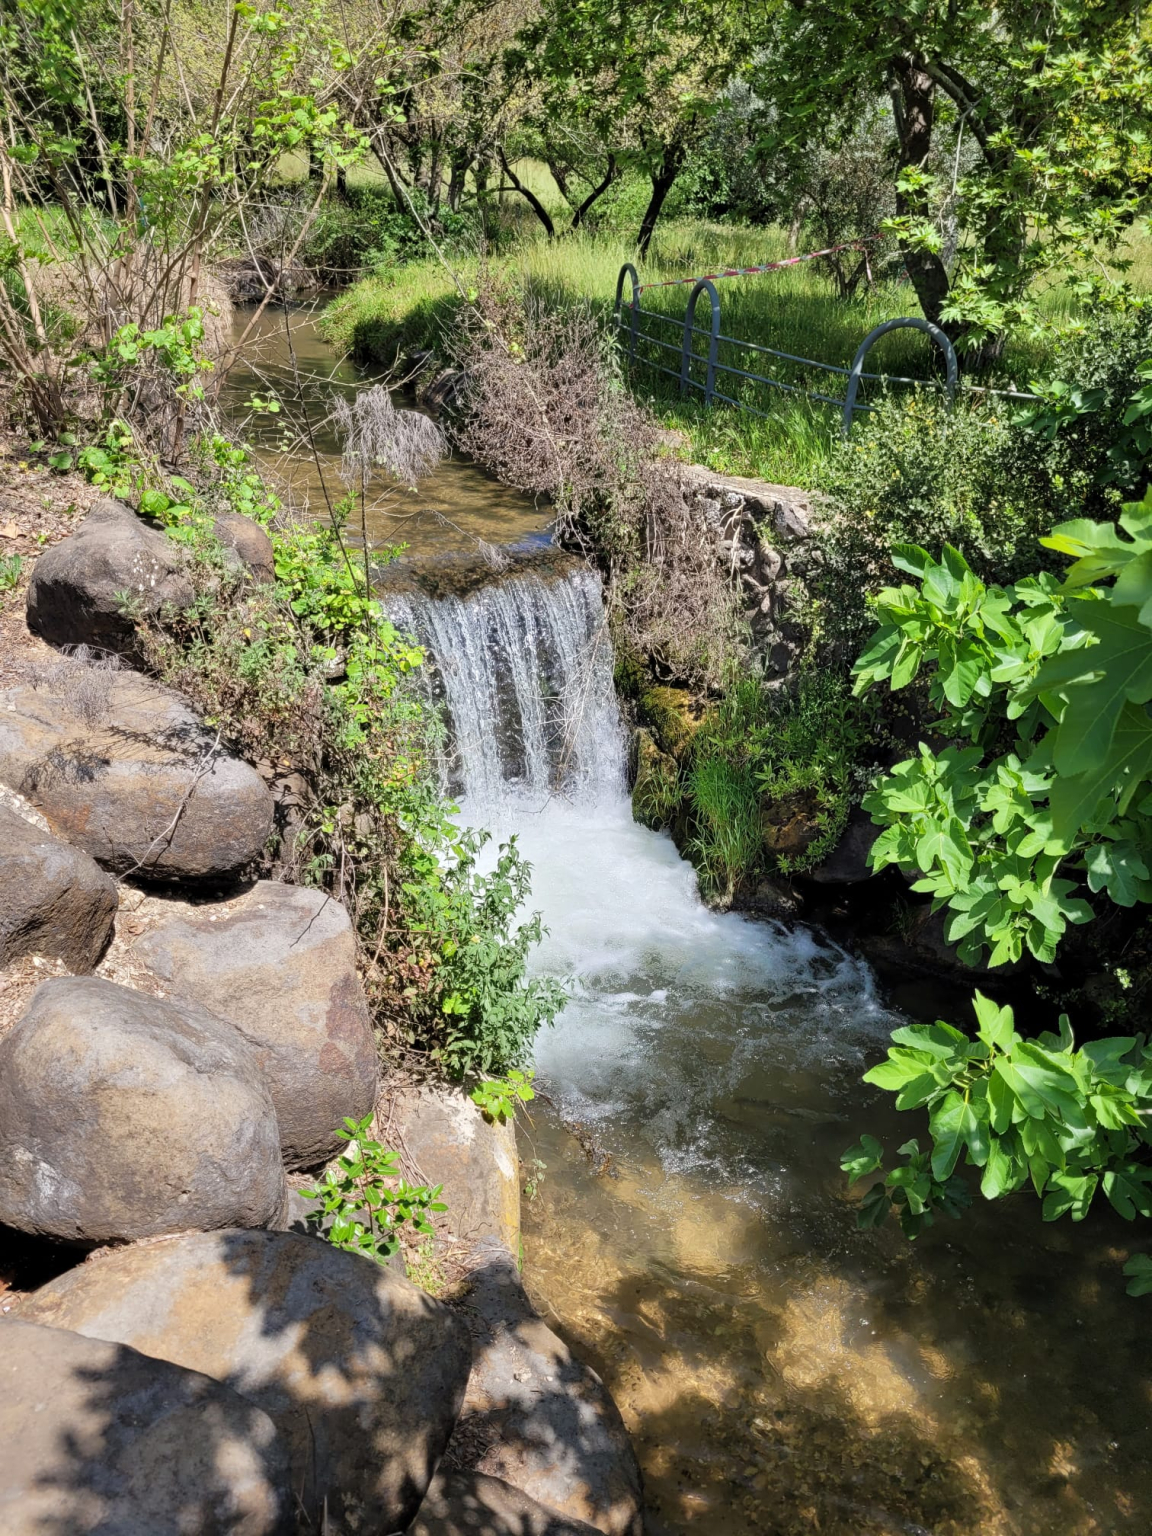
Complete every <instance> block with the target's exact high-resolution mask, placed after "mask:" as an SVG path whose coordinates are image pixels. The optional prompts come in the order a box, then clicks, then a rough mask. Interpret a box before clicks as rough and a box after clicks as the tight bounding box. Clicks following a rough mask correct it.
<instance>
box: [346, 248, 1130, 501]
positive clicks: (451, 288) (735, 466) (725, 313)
mask: <svg viewBox="0 0 1152 1536" xmlns="http://www.w3.org/2000/svg"><path fill="white" fill-rule="evenodd" d="M787 254H788V253H787V250H786V240H785V236H784V234H783V232H782V231H780V230H773V229H768V230H759V229H746V228H737V227H727V226H722V225H716V224H706V223H700V222H687V221H680V222H670V223H668V224H667V225H665V226H663V227H662V228H658V230H657V234H656V238H655V240H654V242H653V246H652V250H651V252H650V254H649V260H648V262H647V264H646V265H645V268H644V271H643V273H642V280H643V281H644V282H659V281H662V280H666V279H668V278H676V277H684V276H694V275H698V274H700V273H703V272H711V271H716V270H718V269H719V268H722V267H725V266H741V267H742V266H752V265H760V264H764V263H766V262H771V261H777V260H780V259H782V258H783V257H784V256H786V255H787ZM1141 254H1142V255H1144V256H1145V260H1147V253H1146V252H1145V251H1142V252H1141ZM632 259H634V249H633V246H632V243H631V241H630V240H629V239H628V238H627V237H626V236H625V235H623V234H619V235H616V234H584V233H582V232H581V233H577V234H576V235H571V236H564V237H563V238H561V239H558V240H555V241H547V240H545V239H544V238H542V236H538V235H537V234H536V233H535V231H534V230H533V229H532V228H531V227H530V226H527V227H523V228H522V232H521V235H520V237H519V238H518V239H517V241H516V243H515V244H514V246H513V248H512V250H511V252H510V254H506V255H504V256H501V257H499V258H498V259H495V260H494V261H493V263H492V264H493V265H494V266H497V267H499V268H500V269H502V270H504V271H505V272H507V273H509V274H512V275H514V276H515V277H517V278H518V279H519V280H520V281H521V282H522V283H523V285H524V287H525V289H526V290H527V291H529V292H531V293H533V294H535V295H536V296H538V297H539V298H541V299H542V300H543V301H545V302H546V303H548V304H550V305H567V304H573V303H585V304H588V305H590V306H591V307H592V308H593V309H594V310H596V311H598V312H600V313H601V314H603V315H604V316H605V317H606V318H610V317H611V314H612V309H613V301H614V297H615V291H616V280H617V276H618V273H619V271H620V268H621V266H622V264H623V263H624V262H625V261H628V260H632ZM448 261H449V263H450V269H449V266H448V265H446V264H445V263H443V262H441V261H440V260H439V259H437V258H432V259H428V260H422V261H418V262H413V263H410V264H408V265H406V266H402V267H396V268H394V269H392V270H390V271H388V272H384V273H378V274H376V275H374V276H372V277H369V278H366V279H364V280H363V281H361V282H360V283H357V284H356V285H355V286H354V287H353V288H351V289H349V290H348V292H347V293H345V294H343V295H342V296H341V297H339V298H338V299H336V300H335V301H334V302H333V304H332V305H331V306H330V307H329V309H328V310H327V312H326V314H325V316H324V320H323V327H324V330H325V332H326V334H327V335H328V337H329V338H330V339H331V340H332V341H333V342H334V343H335V344H336V345H337V346H339V347H340V348H341V349H342V350H345V351H348V352H352V353H354V354H356V355H357V356H359V357H362V358H365V359H371V360H373V361H378V362H383V363H385V364H391V363H393V362H394V361H395V360H396V359H397V358H398V357H399V355H400V354H401V353H402V352H403V351H405V350H406V349H408V348H412V347H432V348H436V347H437V346H439V345H442V343H443V341H444V339H445V337H446V336H447V334H448V333H449V331H450V330H451V327H452V325H453V323H454V319H455V315H456V312H457V309H458V307H459V305H460V303H461V298H460V292H459V288H458V287H457V282H458V283H459V285H460V287H462V288H464V289H465V290H467V289H468V287H469V286H471V285H472V284H473V283H474V281H475V279H476V274H477V270H478V266H479V262H478V259H477V258H476V257H475V256H470V255H467V254H464V255H453V256H451V257H449V258H448ZM874 270H882V269H881V268H879V264H877V268H876V269H874ZM453 274H455V280H454V277H453ZM1150 275H1152V274H1150ZM716 288H717V291H718V292H719V295H720V314H721V320H720V329H721V333H722V335H724V336H727V337H732V338H735V339H737V340H738V341H741V342H753V343H756V344H758V345H760V346H764V347H771V348H774V349H776V350H777V351H780V352H786V353H790V354H792V355H793V356H795V357H800V358H810V359H814V360H816V361H818V362H822V363H828V364H832V365H834V366H835V367H838V368H847V367H848V365H849V364H850V363H851V360H852V356H853V354H854V352H855V350H856V348H857V346H858V345H859V343H860V341H861V340H862V339H863V337H864V336H865V335H866V334H867V332H868V331H869V330H870V329H871V328H872V327H873V326H875V325H879V324H880V323H881V322H882V321H885V320H890V319H894V318H897V317H899V316H902V315H913V316H915V315H918V314H919V307H918V305H917V303H916V299H915V295H914V294H913V293H912V291H911V289H910V287H909V285H908V283H907V281H903V282H901V281H899V280H898V279H897V278H894V277H887V278H879V279H878V281H877V282H876V283H875V286H874V287H872V288H870V289H867V288H866V289H864V290H862V292H861V293H860V294H859V295H858V296H857V297H855V298H853V299H851V300H842V299H839V298H838V297H837V296H836V295H835V293H834V291H833V289H832V285H831V282H830V280H829V278H828V277H827V276H825V275H824V274H823V273H821V271H820V270H819V267H818V266H817V265H816V264H815V263H805V264H803V265H800V266H795V267H788V268H785V269H783V270H782V271H778V272H774V273H767V274H764V275H761V276H756V277H747V278H723V279H719V280H718V281H717V283H716ZM690 291H691V289H690V287H689V286H687V285H684V286H677V287H664V288H651V289H648V290H647V291H645V293H644V294H643V295H642V297H641V305H642V307H643V308H644V309H646V310H651V311H654V312H655V313H656V314H658V315H661V316H663V317H664V319H663V320H654V319H650V318H644V319H643V322H642V324H643V331H644V333H646V334H647V335H649V336H655V337H658V338H659V339H660V340H661V341H663V342H665V343H666V345H667V346H670V347H672V348H674V349H675V350H674V351H668V350H666V349H665V348H661V347H659V346H658V345H656V344H655V343H653V342H650V341H648V342H645V341H642V342H641V343H640V344H639V346H638V348H637V359H638V361H637V363H636V365H635V366H634V367H632V368H631V369H630V377H631V383H632V387H633V388H634V389H635V391H636V392H637V394H639V395H641V396H642V397H643V398H645V399H647V400H649V401H650V402H651V404H652V406H653V408H654V409H655V411H656V412H657V414H658V415H659V416H660V417H661V419H662V420H663V421H664V422H665V423H666V424H667V425H668V426H670V427H675V428H678V429H680V430H681V431H683V432H684V433H686V435H687V437H688V438H689V441H690V445H691V453H692V455H693V457H694V458H695V459H696V460H697V461H698V462H704V463H708V464H710V465H711V466H712V467H713V468H715V469H718V470H722V471H724V472H727V473H745V474H757V475H763V476H765V477H766V478H768V479H772V480H777V481H779V482H782V483H804V482H806V481H810V480H811V478H812V476H813V474H814V472H815V469H816V467H817V466H818V464H819V462H820V461H821V460H822V459H823V458H824V457H825V456H826V454H827V452H828V450H829V448H830V446H831V443H832V441H833V440H834V437H835V434H836V433H837V432H838V431H839V421H840V413H839V410H838V409H837V408H836V407H834V406H830V405H824V404H820V403H818V402H815V401H812V400H810V399H808V398H807V397H805V396H804V395H801V394H793V393H790V392H788V391H787V390H784V389H773V388H769V387H767V386H764V385H754V384H752V383H750V382H747V381H743V380H740V379H739V378H736V377H734V376H732V375H726V374H723V373H721V374H718V376H717V385H716V387H717V388H718V389H719V390H720V391H721V392H722V393H724V394H730V395H732V396H733V397H734V398H736V399H739V400H741V401H743V402H745V403H746V404H747V405H749V406H751V407H752V408H753V409H754V410H755V411H757V412H759V413H762V414H759V415H751V414H749V413H747V412H745V411H741V410H736V409H734V408H733V407H732V406H726V405H723V404H718V405H714V406H712V407H707V406H705V405H704V403H703V401H702V399H701V398H700V396H699V394H698V393H695V392H693V393H692V394H690V395H689V397H688V398H687V399H681V398H680V393H679V387H678V384H677V381H676V380H675V379H672V378H668V377H667V375H664V374H661V373H660V372H658V371H657V370H656V369H654V368H652V367H650V366H648V364H649V363H663V364H664V366H666V367H669V368H671V369H672V370H673V371H674V372H676V371H678V369H679V358H678V355H677V354H678V351H679V346H680V341H681V336H682V326H683V319H684V313H685V307H686V304H687V300H688V296H689V293H690ZM1069 303H1070V300H1069V298H1068V295H1067V294H1066V293H1064V292H1062V291H1061V290H1060V289H1058V288H1054V289H1053V290H1052V291H1051V292H1050V293H1049V294H1048V295H1046V297H1045V307H1046V309H1048V311H1049V312H1050V313H1051V315H1052V317H1053V319H1057V318H1060V317H1061V316H1063V315H1064V314H1066V312H1067V310H1068V308H1069ZM706 323H707V302H706V300H702V301H701V303H700V304H699V306H698V309H697V325H704V324H706ZM696 341H697V351H701V350H703V349H704V348H705V347H706V343H705V341H704V338H702V337H697V339H696ZM1045 352H1046V349H1045V348H1044V346H1043V345H1042V344H1040V343H1036V342H1032V343H1030V344H1017V345H1014V346H1010V347H1009V348H1008V349H1007V351H1006V354H1005V357H1004V359H1003V362H1002V365H1001V367H1000V369H999V370H998V374H997V377H996V378H995V379H982V380H981V383H984V384H988V383H995V384H1000V385H1006V386H1010V387H1016V388H1021V387H1022V388H1027V385H1028V382H1029V380H1030V379H1031V378H1033V377H1034V376H1036V375H1037V374H1039V373H1042V372H1043V369H1044V363H1045ZM719 360H720V362H721V363H722V364H728V365H729V366H736V367H742V368H744V369H746V370H747V371H750V372H757V373H763V374H767V375H769V376H770V377H773V378H775V379H776V380H778V381H779V383H780V384H784V385H791V386H793V387H794V388H802V389H808V390H815V391H817V392H818V393H822V394H827V395H830V396H832V397H833V398H836V399H839V398H842V396H843V392H844V387H845V380H844V377H843V375H842V374H837V373H826V372H823V371H822V370H819V369H816V368H812V367H806V366H803V365H801V364H796V363H792V362H788V361H786V360H784V359H780V358H774V357H766V356H764V355H757V354H755V353H751V352H749V351H747V350H746V349H744V348H739V347H737V346H735V345H733V344H732V343H721V346H720V349H719ZM867 367H868V369H869V371H872V372H876V373H887V374H894V375H905V376H908V377H912V378H920V379H926V380H934V379H935V380H938V378H939V376H940V370H939V356H938V354H937V353H936V350H935V348H934V347H933V344H932V342H931V341H930V340H929V339H928V338H927V337H926V336H924V335H923V334H922V333H919V332H916V331H912V330H905V331H897V332H894V333H890V334H889V335H888V336H886V337H884V338H883V339H882V340H881V341H880V342H878V343H877V345H876V346H875V348H874V349H873V351H872V352H871V353H870V354H869V360H868V364H867ZM694 377H696V378H699V379H702V378H703V368H702V366H700V365H697V366H696V368H695V369H694ZM881 387H882V386H880V385H877V384H871V385H867V384H866V385H865V387H864V389H863V390H862V391H861V395H860V399H861V400H862V401H863V402H865V403H867V401H868V399H869V390H870V391H871V398H872V399H873V400H875V398H876V394H877V391H878V390H879V389H880V388H881Z"/></svg>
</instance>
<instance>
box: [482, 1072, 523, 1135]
mask: <svg viewBox="0 0 1152 1536" xmlns="http://www.w3.org/2000/svg"><path fill="white" fill-rule="evenodd" d="M535 1076H536V1073H535V1072H534V1071H533V1070H532V1068H531V1067H527V1068H526V1069H525V1070H524V1071H523V1072H522V1071H521V1070H520V1068H519V1067H513V1068H512V1069H511V1070H510V1071H509V1072H507V1073H505V1075H504V1076H503V1077H489V1078H485V1079H484V1080H483V1081H481V1082H479V1083H477V1084H476V1086H475V1088H473V1090H472V1092H471V1095H470V1097H471V1099H472V1102H473V1104H478V1105H479V1106H480V1110H481V1112H482V1114H483V1116H484V1118H485V1120H487V1121H489V1122H492V1121H498V1122H499V1123H500V1124H501V1125H505V1124H506V1123H507V1122H508V1121H509V1120H511V1119H512V1118H513V1117H514V1115H515V1114H516V1107H517V1105H519V1104H527V1103H528V1102H529V1101H530V1100H531V1099H534V1098H535V1097H536V1090H535V1089H534V1088H533V1086H532V1081H533V1079H534V1078H535Z"/></svg>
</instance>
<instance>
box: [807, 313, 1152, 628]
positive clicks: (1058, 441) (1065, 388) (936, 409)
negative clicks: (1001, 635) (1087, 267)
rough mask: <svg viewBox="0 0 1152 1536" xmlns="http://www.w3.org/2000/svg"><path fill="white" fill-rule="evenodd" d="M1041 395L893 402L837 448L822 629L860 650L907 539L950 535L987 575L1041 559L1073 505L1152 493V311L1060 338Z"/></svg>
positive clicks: (821, 582)
mask: <svg viewBox="0 0 1152 1536" xmlns="http://www.w3.org/2000/svg"><path fill="white" fill-rule="evenodd" d="M1049 367H1050V370H1051V374H1052V377H1053V380H1054V382H1050V383H1043V382H1039V383H1038V382H1032V383H1030V384H1029V385H1028V388H1029V389H1031V390H1033V391H1035V392H1038V393H1040V394H1041V395H1042V397H1043V398H1042V399H1041V401H1040V402H1039V403H1038V404H1036V405H1029V406H1026V407H1021V406H1020V405H1019V404H1013V403H1012V402H1010V401H1007V400H996V399H995V398H994V397H988V398H986V399H984V400H975V401H974V400H973V398H972V397H971V396H969V397H962V398H961V400H960V401H958V403H957V407H956V410H955V412H954V414H951V415H949V413H948V412H947V410H946V409H945V405H944V402H943V400H942V399H940V398H939V397H938V396H935V395H928V394H920V395H917V396H913V397H911V398H905V399H902V400H901V399H895V398H889V399H888V400H886V401H884V402H882V403H881V404H880V406H879V407H878V409H877V410H876V411H874V412H873V413H871V414H870V415H869V416H867V417H866V418H864V419H862V420H861V419H858V420H857V422H856V424H855V425H854V427H853V429H852V435H851V437H850V438H849V439H847V440H846V441H841V442H839V443H838V444H837V446H836V447H835V448H834V449H833V451H832V454H831V457H830V458H829V460H828V462H827V464H826V465H825V467H824V469H823V471H822V474H821V481H820V488H821V489H822V490H823V491H824V493H825V494H826V496H827V498H828V503H827V506H826V510H825V512H824V515H823V517H822V520H821V527H820V530H819V539H820V543H821V546H822V551H823V555H824V565H823V567H822V569H821V570H820V571H819V572H818V573H817V574H816V576H815V578H814V580H813V582H812V583H811V585H812V589H813V593H814V596H815V597H816V599H817V602H818V622H819V625H820V629H821V632H822V633H823V634H824V635H825V636H827V637H828V638H830V639H831V640H833V641H836V642H839V643H840V645H841V647H842V649H843V650H844V651H845V652H846V653H848V654H854V653H855V652H856V651H857V650H858V649H859V645H860V642H861V641H862V639H863V637H864V635H865V633H866V631H867V628H868V618H867V604H866V599H867V597H868V595H870V594H874V593H875V592H877V591H878V590H879V588H880V587H882V586H884V585H886V584H887V583H888V582H889V581H890V580H891V579H892V566H891V564H890V562H889V559H888V551H889V550H890V549H891V548H892V547H893V546H894V545H897V544H919V545H922V546H924V547H926V548H928V549H939V548H941V547H942V546H943V545H945V544H951V545H952V546H953V547H954V548H955V549H958V550H959V551H960V553H961V554H962V555H963V556H964V558H965V559H966V560H967V562H968V564H969V565H970V566H971V568H972V570H973V571H974V572H975V573H976V575H978V576H979V577H981V578H982V579H983V580H984V581H987V582H991V583H1000V584H1003V583H1007V582H1013V581H1016V580H1018V579H1019V578H1020V577H1022V576H1025V575H1027V574H1028V573H1029V572H1030V571H1031V570H1033V569H1034V566H1035V555H1034V550H1035V545H1036V541H1037V540H1038V539H1039V538H1040V537H1041V536H1042V535H1043V534H1045V533H1047V531H1048V530H1049V528H1051V527H1052V526H1053V524H1054V523H1056V522H1058V521H1060V519H1061V518H1062V517H1063V516H1064V515H1065V513H1066V511H1067V509H1068V507H1069V506H1076V507H1079V508H1081V509H1082V510H1083V511H1084V513H1085V514H1087V515H1089V516H1095V517H1109V516H1114V515H1115V513H1116V512H1117V511H1118V510H1119V505H1120V502H1121V499H1122V497H1123V495H1125V494H1132V493H1134V494H1136V495H1137V496H1139V495H1142V494H1143V491H1144V489H1145V486H1146V484H1147V469H1146V465H1147V461H1148V456H1149V452H1150V450H1152V307H1147V306H1142V305H1139V304H1137V305H1134V306H1132V307H1130V308H1128V309H1127V310H1124V311H1121V312H1118V313H1113V312H1110V311H1107V310H1101V309H1097V310H1094V311H1092V312H1091V314H1090V315H1089V316H1088V317H1087V318H1086V319H1085V320H1084V322H1083V323H1082V325H1080V326H1079V327H1077V328H1076V329H1074V330H1073V331H1071V332H1070V333H1069V334H1067V335H1066V336H1065V337H1064V338H1063V339H1062V340H1061V342H1060V343H1059V345H1058V346H1057V348H1056V350H1055V353H1054V355H1053V358H1052V361H1051V363H1050V365H1049Z"/></svg>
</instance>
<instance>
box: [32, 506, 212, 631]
mask: <svg viewBox="0 0 1152 1536" xmlns="http://www.w3.org/2000/svg"><path fill="white" fill-rule="evenodd" d="M186 558H187V557H186V554H185V551H184V550H183V549H182V548H181V547H180V545H178V544H174V543H173V542H172V540H171V539H169V538H166V537H165V535H164V534H162V533H159V532H158V531H157V530H156V529H154V528H149V527H148V525H147V524H146V523H143V522H141V521H140V519H139V518H138V517H137V516H136V514H135V513H134V512H133V511H131V510H130V508H128V507H126V506H125V505H124V504H123V502H119V501H113V500H112V499H111V498H110V497H106V498H105V499H104V500H103V501H98V502H97V503H96V505H95V506H94V507H93V508H92V510H91V512H89V514H88V516H87V517H86V518H85V519H84V521H83V522H82V523H81V524H80V526H79V528H77V530H76V532H75V533H72V534H69V536H68V537H67V538H66V539H62V540H61V541H60V543H59V544H56V545H54V546H53V547H52V548H51V549H49V550H46V551H45V553H44V554H42V555H41V556H40V558H39V560H37V562H36V564H35V566H34V567H33V569H32V578H31V580H30V581H29V583H28V628H29V629H30V630H32V631H33V633H34V634H37V635H40V636H41V637H42V638H43V639H45V640H47V641H48V642H49V644H50V645H91V646H95V647H98V648H99V649H101V650H106V651H128V650H131V649H132V647H133V643H134V640H135V632H136V630H135V623H134V618H133V615H134V614H140V615H141V616H142V617H147V618H151V617H153V616H154V615H156V614H157V613H159V612H160V610H161V609H162V608H163V607H165V605H170V606H171V607H173V608H187V607H188V606H189V605H190V604H191V602H192V601H193V598H194V597H195V593H194V592H193V590H192V583H191V582H190V581H189V580H188V576H187V574H186V572H185V562H186ZM126 597H127V599H128V602H126V601H125V598H126Z"/></svg>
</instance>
